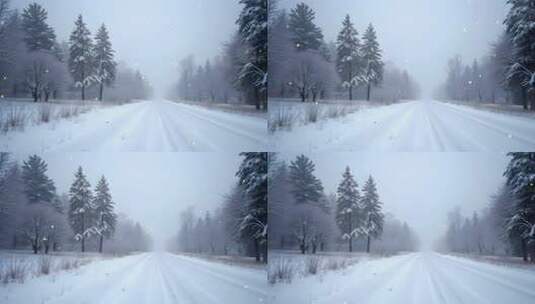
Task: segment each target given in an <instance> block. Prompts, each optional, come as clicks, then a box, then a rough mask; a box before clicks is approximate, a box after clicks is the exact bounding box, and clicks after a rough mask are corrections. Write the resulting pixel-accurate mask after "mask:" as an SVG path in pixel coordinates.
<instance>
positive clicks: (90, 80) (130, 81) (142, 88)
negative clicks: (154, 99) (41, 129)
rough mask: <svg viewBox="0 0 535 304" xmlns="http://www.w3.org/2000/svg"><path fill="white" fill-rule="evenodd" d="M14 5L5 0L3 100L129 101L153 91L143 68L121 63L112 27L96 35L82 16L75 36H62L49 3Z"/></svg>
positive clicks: (0, 1)
mask: <svg viewBox="0 0 535 304" xmlns="http://www.w3.org/2000/svg"><path fill="white" fill-rule="evenodd" d="M9 5H10V2H9V0H0V98H31V99H32V100H33V101H35V102H39V101H45V102H46V101H49V100H52V99H81V100H86V99H95V100H101V101H102V100H106V101H117V102H129V101H132V100H134V99H147V98H149V97H150V96H151V95H152V87H151V85H150V83H149V81H148V79H146V77H145V76H144V75H143V74H142V73H141V72H140V71H138V70H134V69H132V68H131V67H129V66H128V64H127V63H126V62H116V59H115V57H116V55H115V51H114V49H113V46H112V44H111V41H110V37H109V33H108V28H107V27H106V25H104V24H102V25H101V26H100V27H99V29H98V31H97V32H96V34H95V35H94V36H93V35H92V33H91V31H90V29H89V28H88V27H87V25H86V23H85V22H84V19H83V16H82V15H79V16H78V18H77V20H73V30H72V33H71V35H70V37H69V39H68V40H59V39H58V37H57V36H56V34H55V31H54V28H53V27H51V26H50V25H49V24H48V22H47V19H48V12H47V11H46V8H45V7H43V6H41V5H40V4H37V3H31V4H29V5H28V6H27V7H26V8H24V10H23V11H22V12H19V11H18V10H14V9H11V8H10V6H9ZM112 30H113V29H112Z"/></svg>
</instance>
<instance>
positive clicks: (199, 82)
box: [170, 0, 268, 110]
mask: <svg viewBox="0 0 535 304" xmlns="http://www.w3.org/2000/svg"><path fill="white" fill-rule="evenodd" d="M240 4H242V5H243V9H242V11H241V13H240V16H239V18H238V20H237V21H236V24H237V25H238V30H237V32H236V33H235V34H234V35H233V36H232V38H231V39H230V42H228V43H227V44H225V46H224V50H223V52H222V54H220V55H219V56H217V57H215V58H214V59H213V60H210V59H208V60H206V62H205V63H200V64H199V63H196V62H195V58H194V56H193V55H190V56H188V57H186V58H184V59H182V60H181V61H180V64H179V79H178V82H177V84H176V85H175V86H174V87H173V88H172V89H171V92H170V95H171V97H172V98H180V99H183V100H189V101H205V102H219V103H231V102H232V103H246V104H251V105H255V106H256V109H258V110H260V109H263V110H266V109H267V92H266V89H267V49H268V46H267V19H268V1H267V0H240Z"/></svg>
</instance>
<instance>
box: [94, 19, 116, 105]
mask: <svg viewBox="0 0 535 304" xmlns="http://www.w3.org/2000/svg"><path fill="white" fill-rule="evenodd" d="M114 53H115V51H114V50H113V48H112V46H111V42H110V36H109V34H108V30H107V29H106V26H105V25H104V24H102V26H101V27H100V28H99V30H98V32H97V35H96V36H95V48H94V56H95V67H96V78H97V82H98V83H99V94H98V100H100V101H102V97H103V93H104V85H107V86H110V85H111V84H112V83H113V81H114V80H115V74H116V70H117V63H116V62H115V61H114V58H113V56H114Z"/></svg>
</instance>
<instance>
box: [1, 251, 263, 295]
mask: <svg viewBox="0 0 535 304" xmlns="http://www.w3.org/2000/svg"><path fill="white" fill-rule="evenodd" d="M267 297H268V295H267V282H266V275H265V271H263V270H261V269H252V268H245V267H238V266H229V265H224V264H220V263H214V262H207V261H204V260H200V259H196V258H190V257H184V256H178V255H173V254H170V253H146V254H141V255H135V256H129V257H124V258H116V259H111V260H106V261H99V262H94V263H91V264H89V265H87V266H84V267H82V268H80V269H78V270H75V271H70V272H60V273H57V274H53V275H49V276H43V277H37V278H33V279H29V280H27V281H26V282H25V283H24V284H20V283H11V284H8V285H6V286H1V285H0V303H2V304H3V303H6V304H7V303H18V304H25V303H28V304H32V303H43V304H96V303H102V304H105V303H118V304H122V303H124V304H131V303H140V304H144V303H147V304H148V303H161V304H175V303H181V304H182V303H183V304H215V303H221V304H223V303H244V304H254V303H265V302H266V301H267Z"/></svg>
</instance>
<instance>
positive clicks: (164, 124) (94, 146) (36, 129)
mask: <svg viewBox="0 0 535 304" xmlns="http://www.w3.org/2000/svg"><path fill="white" fill-rule="evenodd" d="M0 106H2V105H0ZM266 124H267V123H266V120H265V119H263V118H260V117H253V116H250V115H240V114H233V113H226V112H223V111H215V110H208V109H205V108H202V107H197V106H192V105H186V104H179V103H173V102H169V101H142V102H138V103H133V104H126V105H122V106H116V107H109V108H100V109H95V110H93V111H91V112H89V113H86V114H82V115H80V116H77V117H74V118H71V119H62V120H58V121H53V122H51V123H48V124H40V125H33V126H28V127H26V128H25V129H24V130H23V131H10V132H8V133H6V134H0V150H1V151H6V152H12V151H17V152H29V153H41V152H78V151H140V152H143V151H150V152H169V151H226V152H241V151H265V150H266V149H267V128H266Z"/></svg>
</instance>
